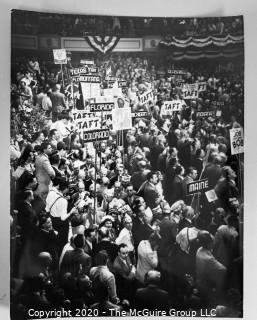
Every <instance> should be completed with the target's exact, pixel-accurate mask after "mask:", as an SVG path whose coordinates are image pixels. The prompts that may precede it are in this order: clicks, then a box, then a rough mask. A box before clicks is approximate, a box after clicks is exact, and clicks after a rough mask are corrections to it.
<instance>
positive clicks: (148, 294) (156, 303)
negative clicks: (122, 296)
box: [135, 285, 169, 310]
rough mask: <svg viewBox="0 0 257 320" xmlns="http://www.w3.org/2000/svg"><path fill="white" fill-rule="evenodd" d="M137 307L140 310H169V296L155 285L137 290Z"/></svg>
mask: <svg viewBox="0 0 257 320" xmlns="http://www.w3.org/2000/svg"><path fill="white" fill-rule="evenodd" d="M135 304H136V307H137V308H138V309H140V310H142V309H148V310H155V309H158V310H169V294H168V292H167V291H165V290H162V289H160V288H158V287H157V286H154V285H148V286H147V287H146V288H140V289H137V291H136V295H135Z"/></svg>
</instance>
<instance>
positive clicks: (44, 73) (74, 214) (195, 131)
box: [10, 54, 244, 319]
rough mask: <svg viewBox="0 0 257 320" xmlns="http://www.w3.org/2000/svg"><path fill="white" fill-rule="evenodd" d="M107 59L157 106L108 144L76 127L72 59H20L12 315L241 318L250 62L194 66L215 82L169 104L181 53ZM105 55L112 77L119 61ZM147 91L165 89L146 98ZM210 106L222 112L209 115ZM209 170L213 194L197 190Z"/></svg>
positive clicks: (193, 77) (14, 131) (132, 96)
mask: <svg viewBox="0 0 257 320" xmlns="http://www.w3.org/2000/svg"><path fill="white" fill-rule="evenodd" d="M108 63H109V66H110V67H111V72H112V75H114V76H115V77H117V78H120V79H125V80H126V81H127V86H126V88H123V98H124V101H126V102H127V103H128V104H129V105H130V107H131V108H132V111H133V112H134V113H135V112H145V116H144V117H143V118H142V117H140V118H137V117H135V118H133V127H132V128H131V129H130V130H124V131H122V132H115V131H113V130H111V134H110V137H109V139H108V140H106V141H101V142H99V143H84V141H83V140H82V139H81V137H80V135H79V134H78V132H77V131H76V127H75V125H74V122H73V117H72V110H73V108H74V102H73V97H72V95H69V96H68V95H65V94H64V92H65V90H64V89H65V87H66V86H67V85H68V84H69V80H70V78H69V75H68V71H67V72H66V73H65V74H64V77H62V75H61V73H60V72H59V71H58V70H57V72H55V71H53V70H48V69H47V66H46V64H44V63H43V61H40V60H39V59H38V58H36V57H33V58H24V59H19V60H16V61H15V63H14V64H13V68H12V85H11V144H10V157H11V162H10V172H11V214H10V228H11V313H12V315H13V318H15V319H23V318H28V317H31V318H33V317H35V315H37V314H36V313H35V312H36V310H43V311H45V312H46V311H52V312H55V314H57V311H60V310H71V311H72V312H73V314H74V315H75V314H78V315H81V316H85V315H86V314H87V312H88V314H89V312H93V311H94V312H96V313H94V315H99V316H100V315H113V313H111V311H110V310H111V309H112V310H118V311H121V310H123V311H125V312H127V314H128V315H129V310H132V309H136V310H142V309H147V310H150V311H151V310H152V311H153V310H165V311H168V310H170V309H172V308H174V309H176V310H185V311H186V310H197V312H198V311H199V312H200V309H203V308H206V309H207V310H213V309H215V314H216V315H217V316H223V317H227V316H232V317H241V316H242V301H243V283H242V279H243V258H242V257H243V243H242V239H243V234H242V230H243V166H244V160H243V154H240V155H231V147H230V139H229V130H230V129H231V128H243V125H244V118H243V117H244V79H243V71H242V72H238V71H233V68H232V70H229V71H228V72H225V71H224V70H223V71H220V72H219V71H217V70H216V71H214V70H209V69H210V68H206V67H205V66H204V64H203V65H202V66H201V67H200V68H194V67H192V66H188V68H187V67H186V66H184V71H185V72H184V73H183V75H182V76H181V75H180V79H179V81H184V83H189V84H190V83H195V82H197V81H198V82H206V83H207V86H206V90H205V91H202V92H200V93H199V98H196V99H188V100H184V102H183V108H182V110H180V112H178V113H174V115H173V116H172V117H171V116H169V117H163V116H162V113H161V110H162V108H161V107H162V105H163V102H164V101H170V100H178V99H180V100H183V98H182V92H181V87H180V86H179V84H178V81H177V80H178V79H177V78H176V77H175V76H173V75H172V74H170V73H168V72H167V71H168V70H169V69H171V68H172V67H171V66H170V65H169V64H168V63H167V64H166V65H165V64H163V65H158V64H155V63H153V62H152V61H151V59H150V58H141V57H132V56H129V55H126V56H125V55H122V54H120V55H118V54H117V55H113V56H111V57H110V60H109V62H108ZM97 64H98V67H99V73H100V76H101V77H102V78H103V77H104V75H105V72H106V69H107V63H106V64H105V63H104V62H103V61H99V62H97ZM67 69H68V68H67ZM173 69H181V68H180V66H177V65H176V66H173ZM242 70H243V67H242ZM104 85H105V84H104V83H103V84H102V86H104ZM148 90H152V91H153V93H154V99H153V101H150V102H149V103H147V104H145V105H140V103H138V98H137V97H138V96H139V95H141V94H143V93H144V92H146V91H148ZM205 111H214V113H213V114H212V116H209V117H199V116H198V115H199V114H198V113H197V112H205ZM201 179H208V186H209V190H214V191H215V194H216V198H215V200H214V201H211V202H209V201H208V199H207V197H206V195H205V193H204V192H198V193H195V194H194V195H192V194H189V195H188V192H187V185H188V184H189V183H191V182H193V181H197V180H201ZM33 310H34V311H33ZM95 310H97V311H95ZM53 314H54V313H53ZM88 314H87V315H88Z"/></svg>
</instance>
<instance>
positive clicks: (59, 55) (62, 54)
mask: <svg viewBox="0 0 257 320" xmlns="http://www.w3.org/2000/svg"><path fill="white" fill-rule="evenodd" d="M53 55H54V63H55V64H66V63H67V54H66V50H65V49H54V50H53Z"/></svg>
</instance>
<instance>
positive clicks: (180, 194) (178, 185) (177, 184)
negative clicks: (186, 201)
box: [170, 175, 184, 204]
mask: <svg viewBox="0 0 257 320" xmlns="http://www.w3.org/2000/svg"><path fill="white" fill-rule="evenodd" d="M182 181H183V179H182V178H181V177H179V176H177V175H176V176H175V178H174V180H173V182H172V186H171V188H172V194H171V199H170V200H171V202H170V204H173V203H174V202H176V201H178V200H183V198H184V191H183V184H182Z"/></svg>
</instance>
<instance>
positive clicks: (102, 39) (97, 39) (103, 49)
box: [84, 34, 120, 54]
mask: <svg viewBox="0 0 257 320" xmlns="http://www.w3.org/2000/svg"><path fill="white" fill-rule="evenodd" d="M84 37H85V39H86V41H87V42H88V44H89V45H90V47H91V48H93V49H94V50H96V51H98V52H100V53H103V54H105V53H107V52H108V51H111V50H113V49H114V48H115V47H116V45H117V43H118V42H119V40H120V38H119V37H116V36H89V35H86V34H85V35H84Z"/></svg>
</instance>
